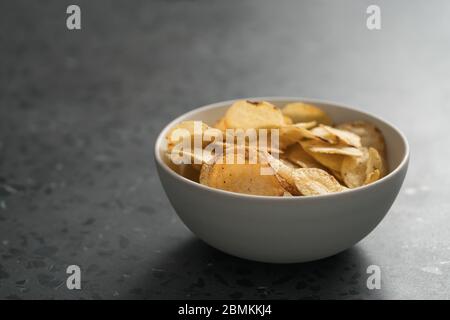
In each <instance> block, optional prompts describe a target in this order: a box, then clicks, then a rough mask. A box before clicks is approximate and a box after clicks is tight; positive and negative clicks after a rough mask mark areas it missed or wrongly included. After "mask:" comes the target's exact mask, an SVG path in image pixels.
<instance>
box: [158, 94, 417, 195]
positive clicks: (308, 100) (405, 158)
mask: <svg viewBox="0 0 450 320" xmlns="http://www.w3.org/2000/svg"><path fill="white" fill-rule="evenodd" d="M237 100H265V101H268V102H279V101H286V100H287V101H289V100H290V101H292V102H294V101H300V102H305V103H311V104H328V105H333V106H335V107H338V108H342V109H346V110H349V111H357V112H360V113H362V114H365V115H367V116H369V117H372V118H374V119H376V120H377V121H379V122H382V123H383V124H385V125H386V126H388V127H390V128H392V129H393V130H394V131H396V133H397V134H398V135H399V136H400V138H401V139H402V142H403V144H404V145H405V152H404V154H403V158H402V160H401V161H400V164H399V165H397V167H396V168H395V169H394V170H392V171H390V172H389V173H388V174H387V175H386V176H384V177H382V178H381V179H379V180H377V181H375V182H372V183H370V184H368V185H364V186H361V187H358V188H354V189H348V190H345V191H342V192H335V193H328V194H322V195H314V196H298V197H296V196H293V197H277V196H262V195H251V194H245V193H238V192H233V191H227V190H222V189H216V188H212V187H209V186H205V185H203V184H200V183H198V182H195V181H192V180H190V179H188V178H185V177H183V176H182V175H180V174H178V173H176V172H175V171H173V170H172V169H170V167H169V166H168V165H167V164H166V163H165V162H164V161H163V160H162V159H161V155H160V148H161V144H162V141H163V139H165V135H166V132H167V131H168V129H169V128H171V127H172V126H174V125H175V124H177V123H179V122H180V121H181V120H180V119H181V118H185V117H188V116H190V115H192V114H195V113H198V112H201V111H205V110H211V109H216V108H219V107H223V106H225V105H227V104H232V103H233V102H235V101H237ZM409 157H410V147H409V143H408V140H407V139H406V136H405V134H404V133H403V132H402V131H401V130H400V129H399V128H397V127H396V126H395V125H393V124H392V123H390V122H389V121H387V120H383V119H381V118H380V117H378V116H376V115H373V114H372V113H370V112H366V111H362V110H360V109H358V108H355V107H353V106H350V105H348V104H342V103H339V102H335V101H330V100H323V99H314V98H304V97H291V96H271V97H249V98H236V99H231V100H226V101H220V102H215V103H211V104H208V105H205V106H202V107H198V108H195V109H192V110H190V111H188V112H186V113H183V114H182V115H180V116H178V117H176V118H175V119H174V120H172V121H170V122H169V123H168V124H167V125H165V126H164V128H163V129H162V130H161V131H160V133H159V134H158V137H157V138H156V141H155V146H154V158H155V162H156V163H157V164H158V165H159V167H160V168H162V169H163V170H164V171H166V172H167V173H168V174H169V175H171V176H172V177H174V178H175V179H177V180H179V181H180V182H185V183H187V184H189V185H191V186H192V187H196V188H200V189H202V190H204V191H208V192H212V193H218V194H223V195H225V196H229V197H231V198H242V199H256V200H268V201H311V200H314V199H323V198H337V197H346V196H347V195H351V194H355V193H359V192H363V191H365V190H370V189H373V188H376V187H377V186H378V185H380V184H384V183H386V182H387V181H389V180H391V179H393V178H394V177H395V176H396V175H397V174H398V173H399V172H400V171H401V170H402V169H403V168H404V167H405V166H407V165H408V162H409Z"/></svg>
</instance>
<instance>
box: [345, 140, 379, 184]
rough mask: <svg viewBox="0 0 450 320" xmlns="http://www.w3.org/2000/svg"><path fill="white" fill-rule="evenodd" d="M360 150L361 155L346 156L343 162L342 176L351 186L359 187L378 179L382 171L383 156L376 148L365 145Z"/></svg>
mask: <svg viewBox="0 0 450 320" xmlns="http://www.w3.org/2000/svg"><path fill="white" fill-rule="evenodd" d="M360 150H361V152H362V155H361V156H359V157H346V158H345V159H344V161H343V162H342V167H341V173H342V178H343V181H344V183H345V184H346V185H347V187H349V188H357V187H360V186H362V185H364V184H367V183H371V182H373V181H375V180H377V179H378V178H379V177H380V172H381V171H382V160H381V156H380V154H379V153H378V151H377V150H376V149H374V148H369V149H367V148H365V147H363V148H360ZM376 171H378V173H377V172H376Z"/></svg>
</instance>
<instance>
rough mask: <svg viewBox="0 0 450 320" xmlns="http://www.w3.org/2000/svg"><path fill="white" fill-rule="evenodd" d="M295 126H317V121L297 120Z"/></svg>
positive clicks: (305, 127)
mask: <svg viewBox="0 0 450 320" xmlns="http://www.w3.org/2000/svg"><path fill="white" fill-rule="evenodd" d="M295 126H296V127H301V128H304V129H311V128H314V127H315V126H317V122H316V121H308V122H297V123H295Z"/></svg>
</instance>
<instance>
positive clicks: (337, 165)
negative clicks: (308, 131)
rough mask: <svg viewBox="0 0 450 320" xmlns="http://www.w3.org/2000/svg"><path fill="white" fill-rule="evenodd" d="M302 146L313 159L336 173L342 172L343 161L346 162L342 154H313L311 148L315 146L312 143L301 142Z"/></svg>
mask: <svg viewBox="0 0 450 320" xmlns="http://www.w3.org/2000/svg"><path fill="white" fill-rule="evenodd" d="M300 144H301V145H302V147H303V150H305V151H306V152H307V153H308V154H309V155H310V156H311V157H313V158H314V159H315V160H317V162H319V163H320V164H322V165H323V166H325V167H327V168H329V169H332V170H334V171H339V172H340V171H341V166H342V161H343V160H344V158H345V156H343V155H340V154H329V153H328V154H326V153H318V152H312V151H311V150H310V147H311V146H312V145H314V144H312V143H311V142H310V141H302V142H300Z"/></svg>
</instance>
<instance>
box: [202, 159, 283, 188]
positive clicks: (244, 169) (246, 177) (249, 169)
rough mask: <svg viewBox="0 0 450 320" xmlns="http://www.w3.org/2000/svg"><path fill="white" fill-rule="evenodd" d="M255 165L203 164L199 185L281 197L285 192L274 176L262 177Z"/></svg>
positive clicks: (258, 166)
mask: <svg viewBox="0 0 450 320" xmlns="http://www.w3.org/2000/svg"><path fill="white" fill-rule="evenodd" d="M262 166H267V165H264V164H261V163H257V164H225V163H224V164H218V163H214V164H204V165H203V166H202V169H201V171H200V183H201V184H204V185H207V186H209V187H212V188H217V189H222V190H227V191H231V192H238V193H245V194H253V195H261V196H283V194H284V193H285V190H284V189H283V187H282V186H281V184H280V182H279V181H278V179H277V178H276V177H275V175H262V174H261V167H262Z"/></svg>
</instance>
